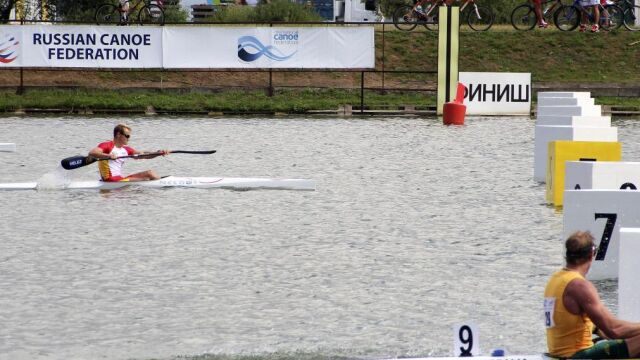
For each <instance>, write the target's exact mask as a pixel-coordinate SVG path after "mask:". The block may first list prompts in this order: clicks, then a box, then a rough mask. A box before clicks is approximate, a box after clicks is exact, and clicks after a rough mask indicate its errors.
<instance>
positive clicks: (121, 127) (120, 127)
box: [113, 124, 131, 138]
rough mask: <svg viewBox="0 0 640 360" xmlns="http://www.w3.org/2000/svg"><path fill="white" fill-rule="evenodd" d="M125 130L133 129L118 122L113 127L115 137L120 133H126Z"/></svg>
mask: <svg viewBox="0 0 640 360" xmlns="http://www.w3.org/2000/svg"><path fill="white" fill-rule="evenodd" d="M125 130H129V131H131V128H130V127H129V126H127V125H126V124H118V125H116V127H114V128H113V137H114V138H115V137H116V136H118V134H123V135H124V131H125Z"/></svg>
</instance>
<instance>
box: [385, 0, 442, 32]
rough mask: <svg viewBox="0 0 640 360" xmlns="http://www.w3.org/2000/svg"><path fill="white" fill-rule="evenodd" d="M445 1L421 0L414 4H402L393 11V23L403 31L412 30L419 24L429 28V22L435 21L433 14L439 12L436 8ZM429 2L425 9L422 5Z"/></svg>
mask: <svg viewBox="0 0 640 360" xmlns="http://www.w3.org/2000/svg"><path fill="white" fill-rule="evenodd" d="M443 3H444V0H419V1H417V2H416V3H415V4H414V5H413V6H411V5H400V6H398V7H397V8H396V10H395V11H394V12H393V25H394V26H395V27H396V29H398V30H402V31H411V30H413V29H415V28H416V26H418V24H421V25H424V26H425V27H426V28H427V29H429V27H428V26H427V23H434V19H433V16H434V13H437V11H435V9H437V8H438V6H439V5H441V4H443ZM427 4H428V6H427V9H426V10H424V11H423V10H422V6H423V5H427Z"/></svg>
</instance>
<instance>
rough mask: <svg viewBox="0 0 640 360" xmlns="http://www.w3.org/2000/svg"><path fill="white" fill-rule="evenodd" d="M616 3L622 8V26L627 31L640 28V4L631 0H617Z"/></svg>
mask: <svg viewBox="0 0 640 360" xmlns="http://www.w3.org/2000/svg"><path fill="white" fill-rule="evenodd" d="M616 3H617V5H618V6H620V7H621V8H622V9H623V10H624V13H623V15H624V17H623V25H624V27H626V28H627V30H629V31H638V30H640V5H636V4H635V3H634V1H633V0H618V1H617V2H616ZM620 3H622V5H620Z"/></svg>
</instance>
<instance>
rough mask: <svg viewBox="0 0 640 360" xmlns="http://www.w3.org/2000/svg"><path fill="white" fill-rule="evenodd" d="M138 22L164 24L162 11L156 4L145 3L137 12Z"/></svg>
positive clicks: (141, 23) (142, 23)
mask: <svg viewBox="0 0 640 360" xmlns="http://www.w3.org/2000/svg"><path fill="white" fill-rule="evenodd" d="M138 23H139V24H140V25H145V24H155V25H164V11H163V10H162V8H161V7H160V6H158V5H145V6H144V7H143V8H142V9H140V12H139V13H138Z"/></svg>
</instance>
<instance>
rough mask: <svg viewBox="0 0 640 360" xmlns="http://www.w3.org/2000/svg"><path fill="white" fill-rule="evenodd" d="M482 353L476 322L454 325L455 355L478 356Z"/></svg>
mask: <svg viewBox="0 0 640 360" xmlns="http://www.w3.org/2000/svg"><path fill="white" fill-rule="evenodd" d="M479 353H480V341H479V338H478V327H477V326H476V325H475V324H459V325H454V326H453V356H456V357H467V356H477V355H478V354H479Z"/></svg>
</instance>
